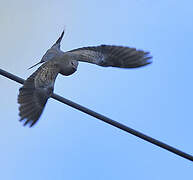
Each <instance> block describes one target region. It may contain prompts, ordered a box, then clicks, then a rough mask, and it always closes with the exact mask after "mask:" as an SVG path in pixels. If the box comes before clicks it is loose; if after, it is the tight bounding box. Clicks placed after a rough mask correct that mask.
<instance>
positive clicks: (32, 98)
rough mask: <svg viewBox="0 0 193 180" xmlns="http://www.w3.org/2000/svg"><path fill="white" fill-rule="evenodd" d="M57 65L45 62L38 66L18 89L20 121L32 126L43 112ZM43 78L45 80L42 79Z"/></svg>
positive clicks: (57, 69) (55, 74)
mask: <svg viewBox="0 0 193 180" xmlns="http://www.w3.org/2000/svg"><path fill="white" fill-rule="evenodd" d="M58 72H59V67H57V66H56V65H54V64H52V62H47V63H45V64H43V65H42V66H40V68H38V70H37V71H35V72H34V73H33V74H32V75H31V76H30V77H29V78H28V79H27V80H26V81H25V82H24V85H23V87H21V88H20V90H19V95H18V103H19V104H20V107H19V115H20V117H21V119H20V121H23V120H25V122H24V125H26V124H29V125H30V127H31V126H33V125H34V124H35V123H36V122H37V120H38V119H39V117H40V115H41V114H42V112H43V109H44V107H45V104H46V102H47V100H48V98H49V97H50V95H51V94H52V92H53V88H54V87H53V86H54V82H55V79H56V76H57V74H58ZM43 80H45V81H43Z"/></svg>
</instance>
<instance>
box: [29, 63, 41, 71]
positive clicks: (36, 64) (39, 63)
mask: <svg viewBox="0 0 193 180" xmlns="http://www.w3.org/2000/svg"><path fill="white" fill-rule="evenodd" d="M41 63H42V61H40V62H38V63H36V64H34V65H33V66H31V67H30V68H28V70H29V69H31V68H33V67H35V66H37V65H38V64H41Z"/></svg>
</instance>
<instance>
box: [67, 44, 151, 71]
mask: <svg viewBox="0 0 193 180" xmlns="http://www.w3.org/2000/svg"><path fill="white" fill-rule="evenodd" d="M67 53H69V54H71V56H73V57H74V59H76V60H78V61H83V62H89V63H93V64H97V65H99V66H105V67H107V66H112V67H121V68H136V67H140V66H144V65H147V64H150V63H151V61H150V59H151V58H152V57H151V56H150V55H149V52H145V51H142V50H136V48H129V47H123V46H109V45H101V46H93V47H83V48H78V49H74V50H71V51H68V52H67Z"/></svg>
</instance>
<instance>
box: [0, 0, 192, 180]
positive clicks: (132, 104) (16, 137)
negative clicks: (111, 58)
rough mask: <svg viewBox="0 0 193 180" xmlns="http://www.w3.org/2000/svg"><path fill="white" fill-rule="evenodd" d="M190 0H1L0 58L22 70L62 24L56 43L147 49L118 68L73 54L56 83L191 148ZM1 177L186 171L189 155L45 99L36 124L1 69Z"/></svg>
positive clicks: (146, 176) (163, 175)
mask: <svg viewBox="0 0 193 180" xmlns="http://www.w3.org/2000/svg"><path fill="white" fill-rule="evenodd" d="M192 6H193V2H192V1H191V0H184V1H177V0H167V1H163V0H162V1H160V0H158V1H156V0H119V1H113V0H106V1H104V0H71V1H66V0H63V1H62V0H47V1H45V0H42V1H39V0H33V1H25V0H18V1H15V0H7V1H3V2H1V6H0V24H1V28H0V39H1V42H0V49H1V60H0V67H1V68H3V69H5V70H7V71H9V72H11V73H14V74H16V75H18V76H20V77H22V78H25V79H26V78H27V77H28V76H29V75H30V74H31V73H32V72H34V71H35V68H34V69H32V70H27V68H28V67H30V66H31V65H33V64H34V63H36V62H38V61H39V60H40V58H41V57H42V55H43V54H44V53H45V51H46V50H47V49H48V48H49V47H50V46H51V45H52V44H53V43H54V42H55V40H56V39H57V38H58V36H59V35H60V33H61V32H62V30H63V28H64V27H66V34H65V37H64V39H63V41H62V45H61V47H62V49H63V50H70V49H72V48H78V47H83V46H88V45H92V46H93V45H100V44H111V45H112V44H113V45H125V46H130V47H137V48H139V49H144V50H147V51H150V52H151V53H152V55H153V57H154V58H153V64H151V65H150V66H146V67H144V68H139V69H132V70H125V69H116V68H103V67H97V66H96V65H90V64H86V63H80V65H79V69H78V71H77V72H76V73H75V74H73V75H72V76H69V77H63V76H59V77H58V78H57V81H56V84H55V90H54V91H55V93H57V94H60V95H61V96H64V97H66V98H68V99H70V100H73V101H75V102H77V103H80V104H82V105H85V106H87V107H89V108H91V109H93V110H95V111H97V112H100V113H102V114H104V115H107V116H109V117H110V118H112V119H114V120H116V121H119V122H121V123H124V124H125V125H127V126H129V127H132V128H135V129H136V130H138V131H141V132H143V133H145V134H147V135H150V136H152V137H154V138H156V139H159V140H161V141H164V142H165V143H168V144H170V145H172V146H175V147H177V148H179V149H181V150H183V151H185V152H187V153H190V154H193V142H192V137H193V130H192V127H193V114H192V112H193V110H192V102H193V95H192V92H193V85H192V77H193V71H192V67H193V58H192V52H193V45H192V43H193V11H192ZM0 84H1V93H0V99H1V103H0V109H1V116H0V117H1V118H0V121H1V128H0V162H1V163H0V171H1V172H0V179H3V180H26V179H28V180H42V179H46V180H53V179H54V180H63V179H69V180H77V179H84V180H90V179H92V180H107V179H110V180H117V179H132V180H138V179H143V180H151V179H152V180H163V179H175V180H181V179H192V178H193V164H192V162H190V161H188V160H185V159H183V158H181V157H178V156H177V155H174V154H172V153H170V152H168V151H166V150H163V149H161V148H159V147H156V146H154V145H152V144H150V143H147V142H145V141H143V140H141V139H139V138H136V137H134V136H133V135H130V134H127V133H125V132H122V131H121V130H119V129H117V128H114V127H112V126H110V125H107V124H105V123H103V122H100V121H99V120H97V119H95V118H93V117H90V116H88V115H85V114H83V113H81V112H79V111H77V110H75V109H72V108H71V107H68V106H67V105H64V104H61V103H59V102H57V101H55V100H53V99H50V100H49V101H48V103H47V105H46V108H45V111H44V112H43V115H42V117H41V119H40V120H39V122H38V123H37V125H36V126H35V127H34V128H31V129H30V128H28V127H23V126H22V123H19V122H18V119H19V116H18V104H17V95H18V90H19V88H20V87H21V85H20V84H17V83H16V82H13V81H11V80H8V79H6V78H4V77H2V76H0Z"/></svg>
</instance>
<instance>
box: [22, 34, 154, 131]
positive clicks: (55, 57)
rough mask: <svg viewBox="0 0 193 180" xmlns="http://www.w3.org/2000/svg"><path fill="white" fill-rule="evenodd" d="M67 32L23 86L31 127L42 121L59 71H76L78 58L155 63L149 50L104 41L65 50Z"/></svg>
mask: <svg viewBox="0 0 193 180" xmlns="http://www.w3.org/2000/svg"><path fill="white" fill-rule="evenodd" d="M63 35H64V31H63V32H62V34H61V36H60V37H59V38H58V40H57V41H56V42H55V43H54V45H53V46H52V47H51V48H50V49H48V51H47V52H46V53H45V55H44V56H43V57H42V59H41V61H40V62H39V63H37V64H41V63H44V64H43V65H41V66H40V67H39V68H38V69H37V70H36V71H35V72H34V73H33V74H32V75H31V76H30V77H29V78H28V79H27V80H26V81H25V82H24V84H23V86H22V87H21V88H20V90H19V95H18V103H19V104H20V106H19V115H20V117H21V119H20V121H24V125H26V124H29V126H30V127H31V126H33V125H34V124H35V123H36V122H37V121H38V119H39V118H40V116H41V114H42V112H43V109H44V107H45V105H46V102H47V100H48V98H49V97H50V96H51V94H52V93H53V90H54V83H55V80H56V77H57V75H58V74H59V73H60V74H62V75H64V76H68V75H71V74H73V73H74V72H75V71H76V70H77V67H78V61H82V62H88V63H92V64H96V65H99V66H103V67H108V66H111V67H119V68H137V67H141V66H145V65H147V64H150V63H151V61H150V59H151V58H152V57H151V56H150V55H149V52H145V51H142V50H137V49H136V48H130V47H124V46H109V45H100V46H91V47H83V48H78V49H74V50H71V51H67V52H63V51H61V50H60V43H61V40H62V38H63ZM37 64H35V65H34V66H36V65H37ZM34 66H32V67H34ZM32 67H31V68H32Z"/></svg>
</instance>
